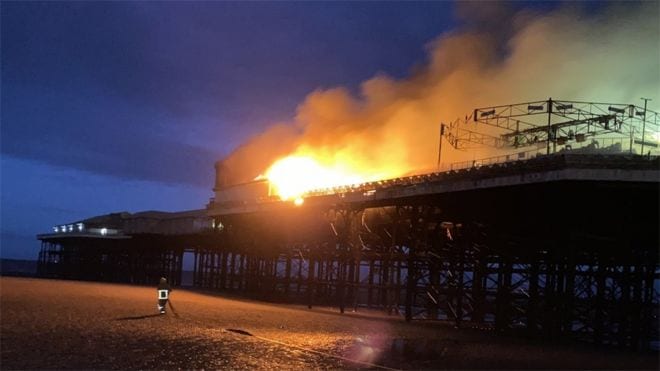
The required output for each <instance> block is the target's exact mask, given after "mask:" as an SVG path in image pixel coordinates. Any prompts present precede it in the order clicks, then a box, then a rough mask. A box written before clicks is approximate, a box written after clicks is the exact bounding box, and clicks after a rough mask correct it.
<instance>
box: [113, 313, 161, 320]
mask: <svg viewBox="0 0 660 371" xmlns="http://www.w3.org/2000/svg"><path fill="white" fill-rule="evenodd" d="M160 316H162V314H160V313H156V314H146V315H144V316H135V317H121V318H117V319H115V321H134V320H138V319H145V318H152V317H160Z"/></svg>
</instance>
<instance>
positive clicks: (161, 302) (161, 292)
mask: <svg viewBox="0 0 660 371" xmlns="http://www.w3.org/2000/svg"><path fill="white" fill-rule="evenodd" d="M156 290H157V292H158V310H159V311H160V314H165V306H166V305H167V300H168V299H169V297H170V290H171V289H170V285H169V284H168V283H167V279H166V278H165V277H161V278H160V283H159V284H158V287H157V288H156Z"/></svg>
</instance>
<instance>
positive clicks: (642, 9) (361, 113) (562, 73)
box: [223, 2, 660, 183]
mask: <svg viewBox="0 0 660 371" xmlns="http://www.w3.org/2000/svg"><path fill="white" fill-rule="evenodd" d="M498 4H499V3H498ZM658 12H659V9H658V3H657V2H647V3H641V4H630V3H620V4H611V5H609V6H608V7H607V8H606V9H600V10H599V11H598V12H597V13H596V14H592V13H590V12H588V11H587V10H585V9H580V8H579V5H578V6H576V5H568V6H565V7H562V8H561V9H558V10H555V11H553V12H551V13H535V12H533V11H529V10H523V11H518V12H516V13H512V12H511V11H510V10H509V9H507V8H506V7H502V6H501V5H493V4H490V5H488V4H486V6H484V3H478V4H475V3H461V4H460V5H459V7H458V11H457V15H458V16H459V17H462V18H464V19H465V24H464V26H463V28H462V29H461V30H459V31H456V32H451V33H447V34H443V35H441V36H439V37H438V38H437V39H436V40H435V41H433V42H432V43H431V44H430V45H429V46H428V55H429V57H428V61H427V63H426V65H425V66H423V67H421V68H417V69H416V70H415V71H414V72H413V73H412V74H411V76H409V77H408V78H405V79H401V80H396V79H393V78H391V77H388V76H385V75H376V76H374V77H373V78H371V79H369V80H367V81H365V82H363V83H362V85H361V90H360V93H359V95H358V96H355V95H352V94H351V93H350V92H349V91H348V90H347V89H345V88H341V87H337V88H333V89H328V90H317V91H314V92H312V93H311V94H309V95H308V96H307V97H306V99H305V100H304V101H303V102H302V103H301V104H300V105H299V107H298V110H297V114H296V116H295V118H294V120H293V122H291V123H287V124H279V125H275V126H272V127H271V128H270V129H269V130H267V131H266V132H264V133H262V134H261V135H258V136H256V137H254V138H252V139H251V140H250V141H248V142H247V143H245V144H244V145H242V146H241V147H239V148H238V149H237V150H236V151H234V152H233V153H232V154H231V155H229V156H228V157H227V158H226V159H225V160H224V161H223V164H224V167H225V169H227V171H228V173H226V175H227V177H228V180H229V181H230V182H232V183H236V182H243V181H248V180H251V179H254V177H256V176H258V175H259V174H263V173H264V171H265V170H266V169H267V168H268V167H269V166H270V165H271V164H272V163H273V161H275V160H277V159H278V158H280V157H283V156H286V155H289V154H295V153H297V152H301V151H302V152H314V153H316V154H318V155H319V156H321V157H323V158H325V159H327V161H329V162H339V163H341V162H342V161H349V160H350V161H352V162H359V163H362V164H363V166H365V167H366V168H368V169H370V170H371V171H373V172H374V173H381V174H384V175H387V176H389V175H392V174H394V175H403V174H405V173H410V172H415V171H425V170H429V169H433V168H434V167H435V164H436V159H437V148H438V131H439V129H438V128H439V124H440V122H443V121H444V122H448V121H451V120H453V119H455V118H457V117H464V116H465V115H466V114H469V113H470V112H471V111H472V110H473V109H474V108H476V107H484V106H493V105H499V104H509V103H519V102H525V101H533V100H545V99H548V98H549V97H552V98H554V99H563V100H583V101H605V102H621V103H631V104H638V105H639V104H640V103H641V101H640V97H642V96H644V97H650V98H653V99H654V100H653V101H652V102H650V103H652V104H651V106H650V107H649V108H651V109H652V108H653V106H654V105H657V104H658V101H659V100H660V94H658V92H659V91H658V89H659V87H660V69H659V67H658V66H659V65H660V60H659V59H660V26H659V24H660V17H659V14H658ZM443 150H444V149H443ZM443 156H445V155H444V153H443ZM448 156H449V157H450V159H449V160H455V161H458V160H463V159H466V157H469V159H472V158H473V157H474V156H476V155H475V154H474V153H468V154H464V153H461V152H458V151H454V152H450V153H449V155H448ZM392 169H394V170H392Z"/></svg>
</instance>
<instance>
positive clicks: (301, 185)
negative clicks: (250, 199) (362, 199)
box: [266, 155, 365, 200]
mask: <svg viewBox="0 0 660 371" xmlns="http://www.w3.org/2000/svg"><path fill="white" fill-rule="evenodd" d="M266 178H268V181H269V182H270V183H271V184H272V186H273V187H274V190H275V192H276V193H277V194H278V195H279V196H280V197H281V198H282V199H283V200H289V199H298V198H300V197H301V196H302V195H303V194H304V193H305V192H307V191H310V190H313V189H319V188H328V187H335V186H339V185H345V184H353V183H361V182H364V181H365V178H364V177H363V176H361V175H359V174H356V173H351V172H348V171H345V170H344V169H342V168H341V167H340V166H323V165H321V163H319V162H318V161H317V160H315V159H314V158H312V157H309V156H295V155H293V156H288V157H285V158H282V159H280V160H278V161H275V163H273V165H271V167H270V168H269V169H268V171H267V172H266Z"/></svg>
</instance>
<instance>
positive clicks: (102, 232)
mask: <svg viewBox="0 0 660 371" xmlns="http://www.w3.org/2000/svg"><path fill="white" fill-rule="evenodd" d="M106 234H108V228H101V235H103V236H105V235H106Z"/></svg>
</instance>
